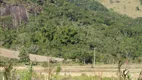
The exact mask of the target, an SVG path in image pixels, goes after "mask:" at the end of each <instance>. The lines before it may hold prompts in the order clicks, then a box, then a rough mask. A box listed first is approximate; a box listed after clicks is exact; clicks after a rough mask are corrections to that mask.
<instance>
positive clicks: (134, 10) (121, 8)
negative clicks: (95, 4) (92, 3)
mask: <svg viewBox="0 0 142 80" xmlns="http://www.w3.org/2000/svg"><path fill="white" fill-rule="evenodd" d="M98 1H99V2H100V3H102V4H103V5H104V6H106V7H107V8H108V9H113V10H114V11H116V12H118V13H121V14H126V15H128V16H130V17H132V18H137V17H142V5H141V4H140V0H98Z"/></svg>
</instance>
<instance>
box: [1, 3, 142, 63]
mask: <svg viewBox="0 0 142 80" xmlns="http://www.w3.org/2000/svg"><path fill="white" fill-rule="evenodd" d="M31 1H32V0H31ZM43 1H44V3H43V4H39V2H38V0H37V2H36V1H35V2H31V3H34V4H35V5H39V6H40V7H42V9H43V11H42V13H40V14H38V15H36V16H35V15H33V14H31V15H30V19H29V21H28V23H27V24H26V25H25V24H23V25H20V26H19V27H17V28H16V29H7V28H2V27H1V28H0V45H1V46H2V47H6V48H11V49H14V50H22V49H24V50H26V51H27V53H33V54H39V55H47V56H55V57H63V58H65V59H67V58H70V59H78V60H79V61H80V62H86V63H92V59H93V52H94V48H96V61H97V62H102V63H116V62H117V61H118V60H129V61H131V62H138V63H140V62H141V61H142V36H141V35H142V27H141V26H142V23H141V22H142V18H137V19H132V18H130V17H128V16H126V15H121V14H118V13H116V12H113V11H110V10H108V9H107V8H106V7H104V6H103V5H102V4H100V3H99V2H97V1H95V0H77V1H76V0H53V1H54V2H51V0H46V1H45V0H43ZM26 3H28V0H27V1H25V3H24V4H26Z"/></svg>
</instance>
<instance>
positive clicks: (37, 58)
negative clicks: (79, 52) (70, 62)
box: [0, 48, 64, 62]
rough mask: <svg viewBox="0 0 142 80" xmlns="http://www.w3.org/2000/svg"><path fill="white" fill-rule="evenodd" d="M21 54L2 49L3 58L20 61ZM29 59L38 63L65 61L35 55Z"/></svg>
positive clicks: (0, 52) (31, 55)
mask: <svg viewBox="0 0 142 80" xmlns="http://www.w3.org/2000/svg"><path fill="white" fill-rule="evenodd" d="M19 53H20V52H19V51H13V50H9V49H4V48H0V56H2V57H6V58H15V59H19V57H18V56H19ZM29 57H30V60H31V61H37V62H48V61H49V60H53V61H58V62H61V61H63V60H64V59H63V58H55V57H49V56H41V55H35V54H29Z"/></svg>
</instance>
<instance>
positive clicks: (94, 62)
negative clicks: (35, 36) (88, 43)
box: [93, 48, 96, 68]
mask: <svg viewBox="0 0 142 80" xmlns="http://www.w3.org/2000/svg"><path fill="white" fill-rule="evenodd" d="M95 51H96V48H94V61H93V68H94V67H95V65H96V53H95Z"/></svg>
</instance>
